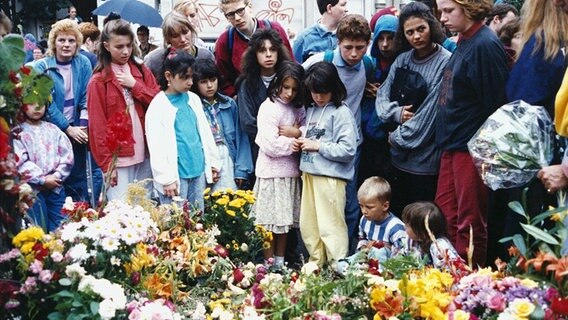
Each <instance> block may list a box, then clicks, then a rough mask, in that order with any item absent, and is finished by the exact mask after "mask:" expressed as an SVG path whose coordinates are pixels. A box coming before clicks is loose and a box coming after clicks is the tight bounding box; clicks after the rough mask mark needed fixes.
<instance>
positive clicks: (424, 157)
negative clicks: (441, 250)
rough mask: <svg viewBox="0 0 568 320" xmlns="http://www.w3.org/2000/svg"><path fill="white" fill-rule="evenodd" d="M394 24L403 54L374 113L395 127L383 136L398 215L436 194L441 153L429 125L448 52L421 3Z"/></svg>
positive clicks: (408, 8)
mask: <svg viewBox="0 0 568 320" xmlns="http://www.w3.org/2000/svg"><path fill="white" fill-rule="evenodd" d="M399 20H400V22H399V25H398V30H397V32H396V36H395V41H396V43H397V46H398V47H399V49H400V50H403V51H404V52H403V53H401V54H400V55H399V56H398V57H397V58H396V60H395V61H394V63H393V65H392V67H391V69H390V71H389V74H388V76H387V79H386V80H385V82H384V83H383V85H382V87H381V90H379V92H378V94H377V100H376V109H377V114H378V115H379V118H381V119H382V120H383V121H384V122H385V123H387V124H389V125H392V126H393V127H394V128H395V129H394V131H392V132H391V134H390V135H389V138H388V139H389V145H390V151H391V163H392V165H393V167H394V168H393V172H392V176H391V185H392V190H393V192H392V194H393V198H392V201H391V208H392V211H393V212H394V213H395V214H397V215H399V216H400V214H401V211H402V209H403V208H404V207H405V206H406V205H407V204H409V203H412V202H415V201H432V200H434V197H435V195H436V186H437V179H438V168H439V166H440V153H441V152H440V149H438V148H437V147H436V144H435V143H434V121H435V119H436V114H437V110H438V109H437V106H436V103H437V100H438V92H439V86H440V83H441V81H442V71H443V69H444V67H445V66H446V64H447V62H448V60H449V59H450V55H451V54H450V52H448V51H447V50H446V49H444V48H443V47H442V46H441V45H440V44H441V42H442V41H443V40H444V35H443V33H442V29H441V26H440V23H439V22H438V20H436V18H435V17H434V16H433V15H432V11H431V10H430V8H429V7H428V6H426V5H425V4H423V3H420V2H411V3H409V4H407V5H406V6H404V8H402V11H401V12H400V17H399ZM410 79H412V80H413V81H411V80H410ZM413 85H416V87H408V86H413ZM405 86H406V87H405ZM404 90H407V91H404ZM411 90H412V91H411ZM403 96H404V97H405V98H401V97H403ZM409 98H411V99H409Z"/></svg>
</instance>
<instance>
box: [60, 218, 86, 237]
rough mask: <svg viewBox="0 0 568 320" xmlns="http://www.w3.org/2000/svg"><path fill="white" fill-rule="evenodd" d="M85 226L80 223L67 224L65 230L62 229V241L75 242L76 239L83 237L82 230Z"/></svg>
mask: <svg viewBox="0 0 568 320" xmlns="http://www.w3.org/2000/svg"><path fill="white" fill-rule="evenodd" d="M82 227H83V225H81V223H79V222H70V223H68V224H65V225H64V226H63V228H61V240H63V241H68V242H73V241H75V238H76V237H78V236H80V235H81V231H80V230H79V229H81V228H82Z"/></svg>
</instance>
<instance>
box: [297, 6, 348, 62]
mask: <svg viewBox="0 0 568 320" xmlns="http://www.w3.org/2000/svg"><path fill="white" fill-rule="evenodd" d="M318 9H319V12H320V14H321V20H320V21H319V22H318V23H316V24H314V25H313V26H311V27H309V28H307V29H305V30H304V31H303V32H302V33H300V35H298V37H297V39H296V41H294V47H293V49H294V57H295V58H296V61H298V63H303V62H304V61H306V60H308V58H309V57H311V56H312V55H314V54H316V53H318V52H324V51H326V50H333V49H335V47H337V37H336V35H335V30H336V29H337V24H338V23H339V20H341V18H343V16H345V15H346V14H347V0H318Z"/></svg>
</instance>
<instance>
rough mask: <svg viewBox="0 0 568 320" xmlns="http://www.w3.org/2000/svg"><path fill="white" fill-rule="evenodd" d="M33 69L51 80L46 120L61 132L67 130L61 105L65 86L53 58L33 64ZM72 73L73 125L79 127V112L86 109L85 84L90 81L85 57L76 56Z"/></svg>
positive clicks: (89, 65) (87, 61)
mask: <svg viewBox="0 0 568 320" xmlns="http://www.w3.org/2000/svg"><path fill="white" fill-rule="evenodd" d="M32 66H33V68H34V69H35V70H36V71H38V72H45V73H47V74H48V75H49V76H50V77H51V78H52V79H53V89H52V90H51V95H52V98H53V102H52V103H51V105H49V106H48V107H47V120H48V121H49V122H51V123H53V124H55V125H56V126H57V127H58V128H59V129H61V131H65V130H67V128H68V127H69V121H67V119H66V118H65V115H64V114H63V103H64V101H65V85H64V83H63V76H61V74H60V73H59V71H58V70H57V62H56V61H55V57H53V56H49V57H46V58H43V59H40V60H38V61H35V62H33V64H32ZM71 70H72V72H73V94H74V96H75V97H74V100H75V102H74V105H75V110H74V118H73V124H74V125H75V126H78V125H79V118H80V116H81V110H86V109H87V84H88V83H89V79H91V75H92V69H91V62H90V61H89V59H87V58H86V57H85V56H83V55H81V54H78V55H76V56H75V57H73V60H72V61H71Z"/></svg>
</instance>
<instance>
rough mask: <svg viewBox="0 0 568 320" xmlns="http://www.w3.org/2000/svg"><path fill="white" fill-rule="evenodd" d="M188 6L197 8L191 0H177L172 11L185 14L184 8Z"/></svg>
mask: <svg viewBox="0 0 568 320" xmlns="http://www.w3.org/2000/svg"><path fill="white" fill-rule="evenodd" d="M189 7H195V8H196V9H197V6H196V5H195V3H194V2H193V1H191V0H178V1H176V2H175V4H174V11H177V12H179V13H181V14H185V10H186V9H187V8H189Z"/></svg>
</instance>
